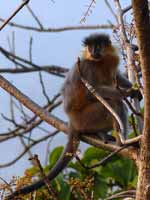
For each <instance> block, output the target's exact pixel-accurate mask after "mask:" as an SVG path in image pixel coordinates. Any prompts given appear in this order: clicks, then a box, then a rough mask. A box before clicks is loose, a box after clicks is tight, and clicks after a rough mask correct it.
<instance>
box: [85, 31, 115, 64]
mask: <svg viewBox="0 0 150 200" xmlns="http://www.w3.org/2000/svg"><path fill="white" fill-rule="evenodd" d="M83 44H84V47H85V49H84V52H83V57H84V58H85V59H90V60H97V61H98V60H101V59H102V58H103V57H104V56H105V55H106V54H108V53H109V52H110V51H111V52H112V45H111V41H110V39H109V37H108V36H107V35H104V34H92V35H90V36H89V37H87V38H85V40H84V41H83Z"/></svg>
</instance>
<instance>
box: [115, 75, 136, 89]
mask: <svg viewBox="0 0 150 200" xmlns="http://www.w3.org/2000/svg"><path fill="white" fill-rule="evenodd" d="M116 79H117V83H118V85H119V86H120V87H121V88H125V89H130V88H132V83H131V82H130V81H129V80H128V79H127V78H126V77H125V76H124V75H123V74H121V73H120V72H119V71H118V72H117V77H116Z"/></svg>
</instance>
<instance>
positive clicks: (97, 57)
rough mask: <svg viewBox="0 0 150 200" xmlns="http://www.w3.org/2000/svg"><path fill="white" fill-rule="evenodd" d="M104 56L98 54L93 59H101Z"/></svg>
mask: <svg viewBox="0 0 150 200" xmlns="http://www.w3.org/2000/svg"><path fill="white" fill-rule="evenodd" d="M101 58H102V56H100V55H98V56H93V57H92V59H93V60H95V61H99V60H101Z"/></svg>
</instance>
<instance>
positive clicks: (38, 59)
mask: <svg viewBox="0 0 150 200" xmlns="http://www.w3.org/2000/svg"><path fill="white" fill-rule="evenodd" d="M110 2H111V3H112V5H113V0H110ZM121 2H122V4H123V5H129V2H130V1H128V0H127V1H126V0H122V1H121ZM20 3H21V0H20V1H18V0H13V1H10V0H1V2H0V17H2V18H7V17H8V16H9V15H10V13H12V12H13V11H14V10H15V9H16V7H17V6H18V5H19V4H20ZM89 3H90V0H75V1H71V0H61V1H58V0H55V3H52V1H51V0H42V1H37V0H30V4H29V5H30V6H31V8H32V9H33V10H34V11H35V13H36V14H37V16H38V17H39V18H40V20H41V21H42V23H43V25H44V26H45V27H55V28H56V27H60V26H61V27H62V26H67V25H80V20H81V17H82V15H83V13H84V12H85V11H86V9H87V7H86V5H88V4H89ZM92 10H93V12H92V14H91V15H90V16H88V17H87V20H86V23H85V25H86V24H93V25H96V24H106V23H107V20H108V19H109V20H111V22H114V19H113V17H112V15H111V13H110V12H109V10H108V8H106V5H105V3H104V1H103V0H97V4H96V7H95V8H93V9H92ZM12 21H13V22H16V23H19V24H24V25H29V26H32V25H33V26H36V23H35V21H34V20H33V18H32V16H31V15H30V13H29V12H28V10H27V9H26V8H24V9H22V11H21V12H19V13H18V14H17V16H16V17H15V18H14V19H13V20H12ZM13 31H15V38H16V54H17V55H19V56H23V57H25V58H28V49H29V38H30V36H33V61H34V62H35V63H37V64H39V65H42V64H43V65H44V64H49V65H50V64H55V65H61V66H66V67H71V66H72V65H73V63H74V62H75V60H76V58H77V56H78V55H79V54H80V51H81V49H82V45H81V41H82V39H83V38H84V37H85V36H86V35H88V34H89V33H91V32H95V31H89V30H86V31H85V30H84V31H66V32H61V33H37V32H32V31H24V30H21V29H15V28H12V27H9V26H6V27H5V29H3V30H2V31H1V32H0V45H1V46H3V47H5V48H7V49H8V42H7V37H9V38H11V37H12V32H13ZM99 31H101V32H105V30H99ZM107 33H109V34H111V30H109V31H108V30H107ZM4 66H5V67H12V66H13V65H12V63H11V62H8V61H6V59H5V58H4V57H3V56H2V55H0V68H3V67H4ZM5 77H6V78H8V79H9V80H10V81H12V82H13V83H14V84H15V85H16V86H17V87H18V88H19V89H21V90H22V91H23V92H24V93H26V94H27V95H28V96H30V97H31V98H33V99H34V100H35V101H36V102H38V103H39V104H41V105H43V104H44V102H45V100H44V99H43V96H42V93H41V88H40V89H39V86H38V83H39V77H38V75H37V74H36V73H33V74H22V75H8V74H7V75H5ZM58 80H59V79H57V78H56V77H53V76H51V75H47V74H45V84H46V86H47V91H48V93H49V95H50V96H53V94H56V93H57V91H58V90H59V88H60V87H61V84H62V82H63V79H60V80H59V81H58ZM0 102H1V104H0V113H2V112H3V113H5V115H7V114H8V111H9V109H8V106H9V95H8V94H7V93H6V92H4V91H2V90H1V89H0ZM55 114H57V116H60V115H61V116H62V115H63V114H62V112H61V113H60V110H59V111H56V112H55ZM0 126H1V131H4V130H7V128H8V124H7V123H6V122H5V121H3V120H2V118H1V117H0ZM45 126H46V127H48V125H45ZM60 141H64V143H65V141H66V140H64V135H61V136H59V137H57V139H55V140H54V142H53V143H52V146H53V147H54V146H57V145H58V144H59V145H60V144H61V142H60ZM45 144H46V142H43V143H42V144H41V145H39V146H36V147H35V148H33V150H34V153H37V154H39V155H40V159H41V160H44V158H43V157H42V155H44V154H45ZM21 150H22V146H21V145H20V143H19V142H18V140H11V141H8V142H4V143H1V144H0V151H1V152H2V153H1V154H2V156H1V158H0V163H5V162H7V161H9V160H11V159H13V158H14V157H15V155H17V154H18V152H20V151H21ZM27 166H30V163H29V161H28V155H27V156H24V158H23V159H21V160H20V161H19V162H17V163H16V164H15V165H13V166H11V167H9V168H5V169H0V176H1V177H3V178H6V179H7V180H9V178H10V177H11V176H12V175H21V174H23V171H24V169H25V168H26V167H27Z"/></svg>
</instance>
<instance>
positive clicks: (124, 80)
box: [116, 71, 143, 101]
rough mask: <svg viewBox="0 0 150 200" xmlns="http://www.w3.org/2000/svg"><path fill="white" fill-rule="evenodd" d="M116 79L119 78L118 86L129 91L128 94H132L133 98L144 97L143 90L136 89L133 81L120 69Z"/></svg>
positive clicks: (140, 98)
mask: <svg viewBox="0 0 150 200" xmlns="http://www.w3.org/2000/svg"><path fill="white" fill-rule="evenodd" d="M116 79H117V83H118V86H119V87H120V88H122V89H125V90H126V91H127V94H126V96H130V97H131V98H134V97H136V98H138V99H139V101H141V100H142V99H143V96H142V94H141V92H140V91H139V90H138V89H134V88H133V87H132V83H131V82H130V81H129V80H128V79H127V78H126V77H125V76H124V75H123V74H121V73H120V72H119V71H118V72H117V77H116Z"/></svg>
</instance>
